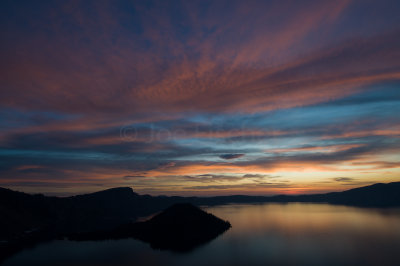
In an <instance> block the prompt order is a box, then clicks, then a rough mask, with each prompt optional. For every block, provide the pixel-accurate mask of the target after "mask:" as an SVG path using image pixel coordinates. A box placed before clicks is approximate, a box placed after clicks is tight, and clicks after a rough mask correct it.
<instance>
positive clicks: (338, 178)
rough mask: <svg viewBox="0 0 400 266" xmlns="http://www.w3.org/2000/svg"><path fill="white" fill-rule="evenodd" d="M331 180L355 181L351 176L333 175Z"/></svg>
mask: <svg viewBox="0 0 400 266" xmlns="http://www.w3.org/2000/svg"><path fill="white" fill-rule="evenodd" d="M333 180H334V181H337V182H353V181H355V179H354V178H351V177H335V178H334V179H333Z"/></svg>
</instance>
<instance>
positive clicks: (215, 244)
mask: <svg viewBox="0 0 400 266" xmlns="http://www.w3.org/2000/svg"><path fill="white" fill-rule="evenodd" d="M206 210H207V211H208V212H211V213H213V214H215V215H216V216H218V217H220V218H223V219H226V220H229V221H230V222H231V224H232V228H231V229H230V230H229V231H227V232H226V233H225V234H223V235H221V236H220V237H218V238H217V239H215V240H214V241H212V242H210V243H208V244H206V245H204V246H201V247H199V248H197V249H196V250H194V251H192V252H190V253H186V254H177V253H173V252H169V251H157V250H152V249H151V248H150V247H149V246H148V245H147V244H145V243H142V242H139V241H136V240H133V239H127V240H112V241H103V242H70V241H54V242H50V243H45V244H41V245H38V246H37V247H35V248H33V249H30V250H24V251H22V252H20V253H18V254H16V255H14V256H13V257H11V258H9V259H8V260H7V261H5V263H4V265H41V266H47V265H52V266H53V265H130V266H131V265H182V266H183V265H184V266H188V265H400V211H399V210H375V209H358V208H352V207H344V206H333V205H328V204H261V205H228V206H218V207H212V208H207V209H206Z"/></svg>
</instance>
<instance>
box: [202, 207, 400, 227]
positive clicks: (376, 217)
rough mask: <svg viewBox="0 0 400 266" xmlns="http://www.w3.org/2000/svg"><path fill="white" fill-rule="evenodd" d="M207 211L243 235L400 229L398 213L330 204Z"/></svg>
mask: <svg viewBox="0 0 400 266" xmlns="http://www.w3.org/2000/svg"><path fill="white" fill-rule="evenodd" d="M207 211H209V212H211V213H213V214H215V215H216V216H218V217H222V218H224V219H226V220H229V221H230V222H231V223H233V225H234V227H233V228H234V230H235V231H237V232H239V231H240V232H242V233H249V232H256V231H263V232H265V230H266V229H268V230H270V231H276V230H279V231H283V232H287V233H292V234H296V233H298V232H300V233H309V231H314V232H315V231H319V232H327V231H331V230H335V231H336V230H346V231H349V230H350V231H354V230H356V231H363V232H364V231H365V230H370V231H371V232H373V231H374V230H379V233H380V234H382V233H384V232H386V233H390V234H393V233H394V232H393V228H396V227H397V228H399V225H400V210H393V209H392V210H374V209H362V208H355V207H348V206H334V205H330V204H302V203H289V204H254V205H226V206H219V207H215V208H207ZM392 225H393V226H392ZM397 233H400V232H399V231H397Z"/></svg>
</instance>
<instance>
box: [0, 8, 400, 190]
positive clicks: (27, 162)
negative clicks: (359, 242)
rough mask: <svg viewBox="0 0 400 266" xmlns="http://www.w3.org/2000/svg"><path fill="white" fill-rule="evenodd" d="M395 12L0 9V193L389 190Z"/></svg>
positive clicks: (396, 59)
mask: <svg viewBox="0 0 400 266" xmlns="http://www.w3.org/2000/svg"><path fill="white" fill-rule="evenodd" d="M399 13H400V2H399V1H397V0H394V1H392V0H390V1H389V0H380V1H375V0H373V1H372V0H353V1H351V0H343V1H342V0H335V1H331V0H330V1H324V0H311V1H309V0H305V1H286V0H285V1H283V0H279V1H233V0H230V1H223V0H216V1H207V0H204V1H89V0H88V1H67V0H66V1H21V0H14V1H8V0H3V1H1V3H0V14H1V15H0V28H1V32H2V38H1V42H0V57H1V60H0V186H1V187H6V188H10V189H14V190H19V191H24V192H29V193H44V194H48V195H60V196H66V195H73V194H80V193H87V192H93V191H98V190H102V189H107V188H111V187H121V186H124V187H132V188H133V190H134V191H136V192H138V193H141V194H150V195H182V196H188V195H196V196H211V195H231V194H248V195H275V194H308V193H324V192H329V191H342V190H346V189H350V188H353V187H359V186H364V185H369V184H373V183H377V182H385V183H386V182H394V181H400V115H399V114H400V16H399Z"/></svg>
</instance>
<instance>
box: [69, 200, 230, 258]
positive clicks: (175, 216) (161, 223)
mask: <svg viewBox="0 0 400 266" xmlns="http://www.w3.org/2000/svg"><path fill="white" fill-rule="evenodd" d="M230 227H231V225H230V223H229V222H227V221H223V220H221V219H220V218H218V217H216V216H214V215H212V214H210V213H207V212H205V211H203V210H201V209H200V208H198V207H195V206H193V205H192V204H188V203H180V204H175V205H173V206H171V207H169V208H167V209H166V210H164V211H163V212H161V213H159V214H157V215H156V216H154V217H153V218H151V219H150V220H148V221H145V222H137V223H131V224H127V225H123V226H120V227H118V228H116V229H115V230H112V231H108V232H107V231H106V232H105V231H101V232H91V233H84V234H76V235H73V236H71V237H70V239H72V240H78V241H83V240H104V239H120V238H128V237H132V238H136V239H139V240H142V241H144V242H147V243H149V244H150V245H151V247H152V248H154V249H167V250H172V251H178V252H186V251H190V250H192V249H194V248H196V247H197V246H199V245H202V244H204V243H207V242H209V241H211V240H212V239H214V238H216V237H217V236H218V235H220V234H222V233H223V232H225V231H226V230H228V229H229V228H230Z"/></svg>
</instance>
